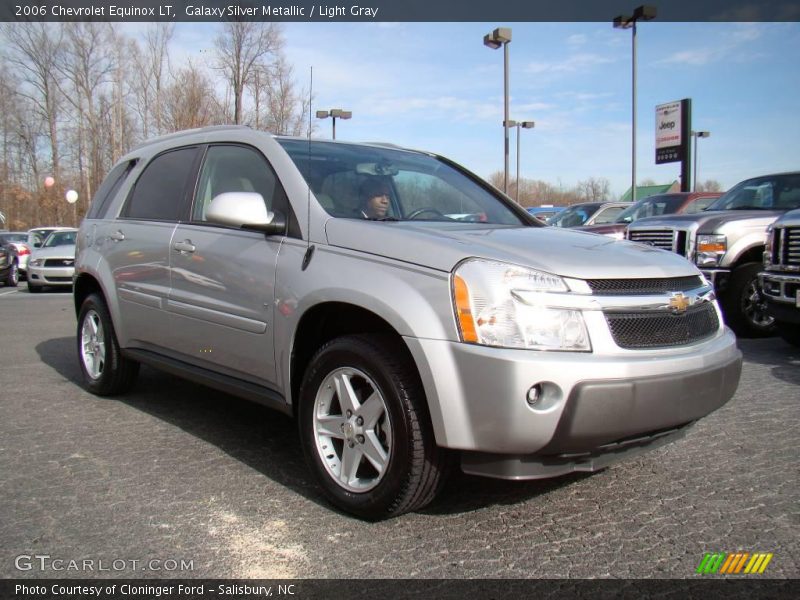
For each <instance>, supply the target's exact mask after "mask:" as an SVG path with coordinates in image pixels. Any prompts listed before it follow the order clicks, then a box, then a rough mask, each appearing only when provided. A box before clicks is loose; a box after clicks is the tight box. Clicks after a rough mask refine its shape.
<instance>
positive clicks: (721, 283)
mask: <svg viewBox="0 0 800 600" xmlns="http://www.w3.org/2000/svg"><path fill="white" fill-rule="evenodd" d="M697 268H698V269H700V272H701V273H702V274H703V276H704V277H705V278H706V279H708V281H710V282H711V284H712V285H713V286H714V291H715V292H717V294H721V293H723V292H724V291H725V288H726V287H728V279H730V276H731V271H730V269H706V268H703V267H697Z"/></svg>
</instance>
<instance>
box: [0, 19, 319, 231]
mask: <svg viewBox="0 0 800 600" xmlns="http://www.w3.org/2000/svg"><path fill="white" fill-rule="evenodd" d="M174 33H175V29H174V25H172V24H168V23H153V24H150V25H148V26H147V29H146V30H145V32H144V34H143V35H142V37H141V39H136V38H133V37H131V36H128V35H125V34H124V33H122V32H121V31H120V30H119V28H118V27H117V26H116V25H115V24H113V23H95V22H87V23H69V24H63V23H62V24H58V23H26V24H17V23H15V24H11V23H6V24H4V25H3V26H2V29H0V41H1V42H2V44H1V45H0V47H1V48H2V50H0V112H2V115H3V119H2V120H0V144H1V145H2V148H1V149H0V152H2V165H1V166H0V213H2V214H3V215H4V216H5V223H0V228H2V227H5V228H7V229H11V230H17V229H27V228H30V227H34V226H37V225H55V224H61V225H68V224H77V223H78V222H79V221H80V219H81V218H82V217H83V215H84V214H85V212H86V211H87V210H88V207H89V203H90V202H91V198H92V194H93V193H94V191H95V190H97V188H98V187H99V185H100V183H101V181H102V179H103V177H104V176H105V174H106V172H107V171H108V170H109V169H110V167H111V166H112V165H113V164H114V162H116V160H117V159H118V158H119V157H120V156H122V155H123V154H124V153H125V152H127V151H128V150H129V149H130V148H131V147H132V146H134V145H135V144H136V143H139V142H141V141H143V140H145V139H148V138H151V137H154V136H158V135H162V134H166V133H171V132H174V131H179V130H182V129H191V128H194V127H204V126H207V125H219V124H230V123H233V124H245V125H250V126H252V127H255V128H257V129H264V130H268V131H271V132H273V133H278V134H287V135H306V134H307V133H308V126H309V125H308V111H309V107H310V101H311V99H310V98H309V96H308V92H307V90H304V89H301V88H299V87H298V86H297V84H296V82H295V79H294V74H293V72H292V67H291V65H290V64H289V63H288V61H287V60H286V56H285V54H284V38H283V35H282V30H281V27H280V25H279V24H277V23H259V22H244V21H231V22H226V23H223V24H222V25H221V26H220V29H219V33H218V35H217V36H216V37H215V38H214V40H213V45H212V48H211V49H209V50H208V51H203V52H201V53H200V55H199V56H196V57H194V58H190V59H189V60H188V61H187V62H186V63H185V64H180V65H178V64H175V63H174V62H173V61H172V60H171V56H170V43H171V42H172V41H173V38H174ZM206 67H207V68H206ZM67 190H76V191H77V192H78V201H77V203H75V204H74V205H73V206H70V205H69V204H68V203H67V202H66V200H65V193H66V191H67Z"/></svg>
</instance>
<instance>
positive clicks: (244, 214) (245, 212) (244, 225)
mask: <svg viewBox="0 0 800 600" xmlns="http://www.w3.org/2000/svg"><path fill="white" fill-rule="evenodd" d="M206 220H208V221H209V222H210V223H217V224H219V225H227V226H229V227H239V228H241V229H253V230H255V231H262V232H264V233H265V234H267V235H278V234H283V233H286V218H285V217H284V216H283V215H281V214H280V213H277V212H270V211H268V210H267V206H266V204H265V203H264V198H263V196H262V195H261V194H257V193H254V192H225V193H223V194H219V195H218V196H215V197H214V199H213V200H211V204H209V206H208V210H206Z"/></svg>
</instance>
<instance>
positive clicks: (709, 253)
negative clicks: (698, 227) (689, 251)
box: [694, 235, 728, 267]
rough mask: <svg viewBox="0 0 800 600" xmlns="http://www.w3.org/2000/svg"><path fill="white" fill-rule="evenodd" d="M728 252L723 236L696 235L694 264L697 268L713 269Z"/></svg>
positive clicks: (726, 242)
mask: <svg viewBox="0 0 800 600" xmlns="http://www.w3.org/2000/svg"><path fill="white" fill-rule="evenodd" d="M727 251H728V241H727V239H726V238H725V236H724V235H698V236H697V253H696V254H695V259H694V262H695V263H696V264H697V266H699V267H715V266H717V265H718V264H719V261H720V260H721V259H722V257H723V256H724V255H725V252H727Z"/></svg>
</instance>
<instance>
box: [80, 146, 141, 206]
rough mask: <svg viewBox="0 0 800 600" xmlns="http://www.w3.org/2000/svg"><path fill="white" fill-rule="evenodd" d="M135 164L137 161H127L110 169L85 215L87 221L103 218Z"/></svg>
mask: <svg viewBox="0 0 800 600" xmlns="http://www.w3.org/2000/svg"><path fill="white" fill-rule="evenodd" d="M137 162H138V161H137V160H129V161H126V162H124V163H120V164H118V165H117V166H116V167H114V168H113V169H111V172H109V174H108V175H106V178H105V179H104V180H103V183H102V184H101V185H100V189H98V190H97V193H95V195H94V199H93V200H92V206H91V208H90V209H89V212H88V213H86V218H87V219H103V218H105V216H106V211H107V210H108V205H109V204H110V203H111V200H113V199H114V196H116V195H117V192H118V191H119V188H120V187H121V186H122V184H123V182H124V181H125V180H126V179H127V178H128V175H129V174H130V172H131V171H132V170H133V167H134V166H136V163H137Z"/></svg>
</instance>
